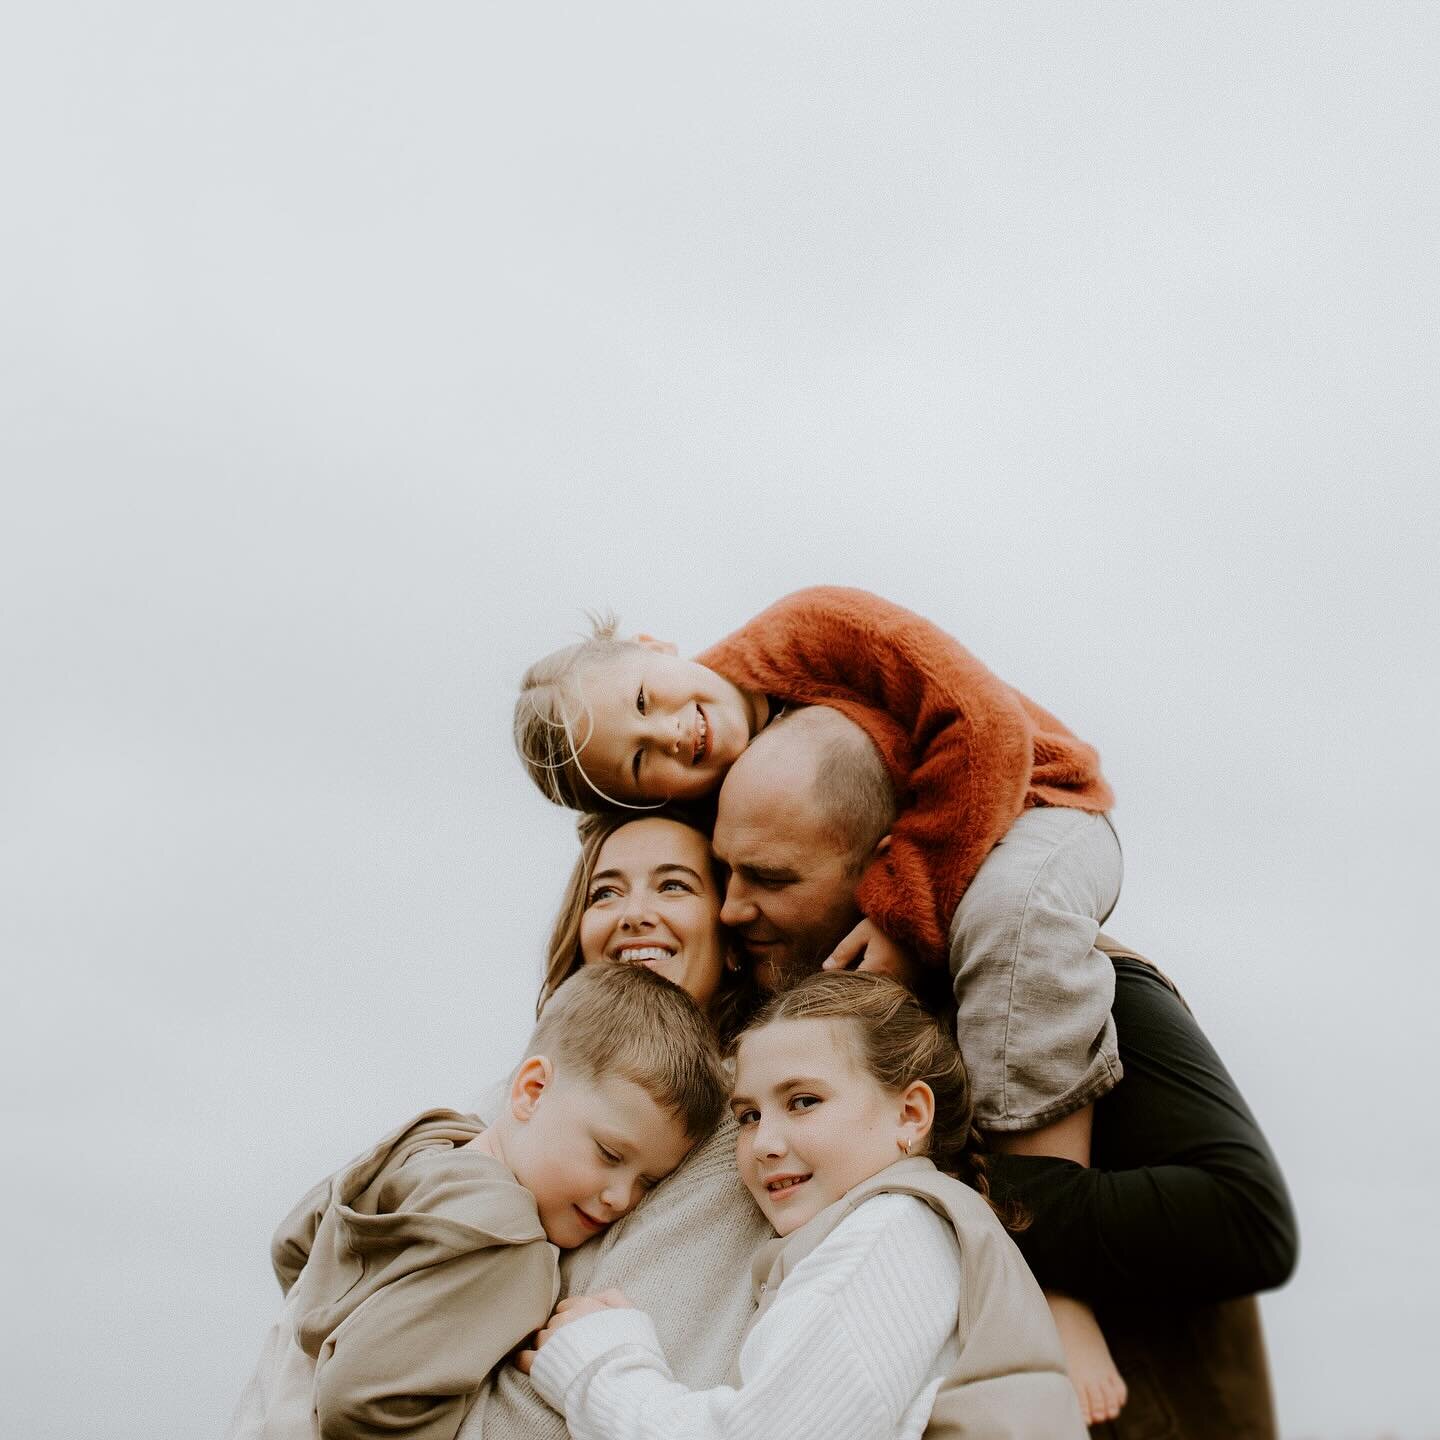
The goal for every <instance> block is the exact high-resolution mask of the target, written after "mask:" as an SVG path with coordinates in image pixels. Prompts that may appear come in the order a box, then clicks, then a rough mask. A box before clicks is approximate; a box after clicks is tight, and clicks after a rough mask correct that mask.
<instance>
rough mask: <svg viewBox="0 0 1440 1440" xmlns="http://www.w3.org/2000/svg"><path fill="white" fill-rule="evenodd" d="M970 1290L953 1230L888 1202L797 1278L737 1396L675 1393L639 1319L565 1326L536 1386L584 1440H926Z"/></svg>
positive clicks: (724, 1391)
mask: <svg viewBox="0 0 1440 1440" xmlns="http://www.w3.org/2000/svg"><path fill="white" fill-rule="evenodd" d="M960 1290H961V1265H960V1249H959V1245H958V1243H957V1241H956V1237H955V1232H954V1230H953V1229H952V1228H951V1226H950V1225H949V1224H948V1222H946V1221H945V1220H943V1219H942V1218H941V1217H940V1216H939V1215H937V1214H935V1212H934V1211H932V1210H931V1209H929V1208H928V1207H927V1206H926V1205H925V1204H924V1203H923V1202H922V1201H919V1200H916V1199H914V1198H912V1197H911V1196H908V1195H879V1196H876V1197H875V1198H874V1199H872V1200H869V1201H867V1202H866V1203H865V1204H863V1205H861V1206H860V1207H859V1208H858V1209H856V1210H855V1211H854V1212H853V1213H852V1214H850V1215H849V1216H847V1217H846V1218H845V1219H844V1220H843V1221H842V1222H841V1223H840V1224H839V1225H838V1226H837V1227H836V1228H835V1229H834V1231H832V1232H831V1234H830V1235H829V1236H827V1237H826V1239H825V1240H824V1241H822V1242H821V1244H820V1245H819V1246H817V1247H816V1249H815V1250H814V1251H812V1252H811V1254H809V1255H808V1256H806V1258H805V1259H804V1260H802V1261H801V1262H800V1264H799V1265H798V1266H797V1267H796V1268H795V1270H794V1271H793V1272H792V1273H791V1274H790V1275H789V1276H787V1277H786V1279H785V1282H784V1284H783V1285H782V1286H781V1289H780V1292H779V1294H778V1295H777V1297H776V1299H775V1301H774V1303H773V1304H772V1305H771V1306H770V1308H769V1309H768V1310H767V1311H766V1313H765V1314H764V1316H763V1317H762V1318H761V1319H760V1321H759V1322H758V1323H757V1324H756V1326H755V1328H754V1329H753V1330H752V1331H751V1332H750V1334H749V1336H748V1337H747V1338H746V1340H745V1344H744V1346H743V1347H742V1349H741V1351H740V1379H741V1383H740V1386H739V1387H738V1388H733V1387H731V1386H717V1387H715V1388H712V1389H708V1390H691V1389H689V1388H687V1387H686V1386H684V1385H681V1384H678V1383H677V1382H676V1381H675V1380H674V1379H673V1378H672V1375H671V1372H670V1369H669V1367H668V1366H667V1364H666V1361H665V1355H664V1351H663V1349H662V1347H661V1345H660V1342H659V1340H658V1338H657V1337H656V1334H655V1327H654V1326H653V1325H652V1323H651V1321H650V1318H649V1316H647V1315H646V1314H645V1313H644V1312H643V1311H641V1310H609V1311H606V1312H605V1313H604V1314H601V1315H593V1316H587V1317H586V1318H585V1319H583V1320H578V1321H575V1322H573V1323H572V1324H569V1325H565V1326H563V1327H561V1328H560V1329H559V1330H557V1331H556V1332H555V1335H554V1337H553V1338H552V1339H551V1340H550V1341H548V1342H547V1344H546V1345H545V1346H544V1348H543V1349H542V1350H541V1351H540V1353H539V1356H538V1357H537V1359H536V1363H535V1367H534V1370H533V1372H532V1376H533V1379H534V1381H535V1385H536V1388H537V1389H538V1390H539V1391H540V1393H541V1394H542V1395H543V1396H545V1398H546V1399H547V1400H549V1401H550V1402H551V1403H552V1404H553V1405H555V1406H557V1407H559V1408H563V1409H564V1411H565V1415H566V1419H567V1420H568V1422H569V1425H570V1433H571V1435H572V1436H573V1437H574V1440H722V1437H723V1440H771V1437H774V1436H778V1435H783V1436H785V1437H787V1440H808V1437H814V1440H871V1437H874V1436H879V1435H884V1436H887V1437H888V1436H894V1437H896V1440H917V1437H919V1436H920V1435H921V1434H922V1433H923V1432H924V1429H925V1425H926V1422H927V1421H928V1419H929V1415H930V1407H931V1403H932V1402H933V1400H934V1397H935V1392H936V1390H937V1389H938V1388H939V1385H940V1377H941V1375H942V1373H943V1369H944V1362H945V1359H946V1350H947V1346H948V1345H949V1344H951V1343H953V1337H954V1335H955V1331H956V1325H957V1306H958V1303H959V1295H960Z"/></svg>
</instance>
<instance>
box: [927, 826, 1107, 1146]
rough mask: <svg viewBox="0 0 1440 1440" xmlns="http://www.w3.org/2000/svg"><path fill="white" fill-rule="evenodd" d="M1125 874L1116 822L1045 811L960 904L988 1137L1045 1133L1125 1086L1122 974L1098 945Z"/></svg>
mask: <svg viewBox="0 0 1440 1440" xmlns="http://www.w3.org/2000/svg"><path fill="white" fill-rule="evenodd" d="M1120 875H1121V861H1120V846H1119V843H1118V842H1117V840H1116V839H1115V832H1114V831H1113V830H1112V829H1111V827H1110V822H1109V821H1108V819H1107V818H1106V817H1105V816H1103V815H1092V814H1090V813H1088V812H1086V811H1083V810H1065V809H1060V808H1058V807H1055V808H1052V807H1046V806H1039V807H1036V808H1034V809H1031V810H1027V811H1025V812H1024V814H1022V815H1021V816H1020V818H1019V819H1018V820H1016V822H1015V823H1014V825H1012V826H1011V827H1010V830H1009V832H1008V833H1007V834H1006V836H1005V838H1004V839H1003V840H1002V841H1001V842H1000V843H999V844H998V845H997V846H996V847H995V848H994V850H992V851H991V852H990V854H989V856H988V857H987V858H986V861H985V863H984V864H983V865H982V866H981V867H980V870H979V872H978V873H977V874H976V876H975V879H974V880H973V881H972V882H971V884H970V888H969V889H968V890H967V891H966V892H965V895H964V897H963V898H962V899H961V901H960V905H959V908H958V909H957V910H956V912H955V919H954V922H953V924H952V925H951V927H950V974H951V977H952V979H953V980H954V984H955V1000H956V1004H957V1006H958V1014H957V1018H956V1028H957V1035H958V1039H959V1042H960V1049H961V1052H962V1053H963V1054H964V1056H965V1063H966V1066H967V1067H968V1069H969V1071H970V1081H971V1087H972V1090H973V1093H974V1095H975V1106H976V1110H975V1120H976V1124H978V1125H979V1126H980V1128H981V1129H982V1130H987V1131H992V1132H995V1131H1005V1132H1014V1131H1036V1130H1040V1129H1041V1127H1043V1126H1048V1125H1050V1124H1051V1123H1052V1122H1054V1121H1056V1120H1059V1119H1062V1118H1063V1117H1065V1116H1067V1115H1070V1114H1072V1113H1073V1112H1075V1111H1077V1110H1079V1109H1081V1108H1082V1107H1083V1106H1085V1105H1088V1104H1089V1103H1090V1102H1091V1101H1093V1100H1096V1099H1098V1098H1099V1097H1100V1096H1101V1095H1103V1094H1105V1093H1106V1092H1107V1091H1108V1090H1110V1089H1111V1088H1112V1087H1113V1086H1114V1084H1115V1082H1116V1081H1117V1080H1118V1079H1119V1078H1120V1073H1121V1071H1120V1058H1119V1055H1118V1053H1117V1051H1116V1046H1115V1025H1114V1021H1113V1020H1112V1019H1111V1017H1110V1006H1111V1003H1112V1000H1113V998H1114V994H1115V971H1114V967H1113V966H1112V965H1111V963H1110V960H1109V958H1108V957H1107V956H1105V955H1103V954H1101V953H1100V951H1098V950H1097V949H1095V947H1094V941H1095V936H1096V935H1097V934H1098V933H1099V930H1100V924H1101V921H1102V920H1103V919H1104V918H1105V917H1106V916H1107V915H1108V914H1109V913H1110V910H1111V909H1112V908H1113V906H1114V904H1115V900H1116V897H1117V896H1118V895H1119V893H1120ZM1044 1153H1055V1152H1044ZM1071 1158H1077V1159H1078V1158H1080V1157H1078V1156H1072V1157H1071Z"/></svg>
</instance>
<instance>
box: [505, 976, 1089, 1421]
mask: <svg viewBox="0 0 1440 1440" xmlns="http://www.w3.org/2000/svg"><path fill="white" fill-rule="evenodd" d="M731 1105H732V1108H733V1110H734V1112H735V1117H736V1119H737V1121H738V1122H739V1125H740V1134H739V1140H738V1143H737V1155H736V1159H737V1163H738V1165H739V1170H740V1175H741V1178H742V1179H743V1180H744V1182H745V1185H746V1187H747V1188H748V1189H749V1191H750V1193H751V1194H752V1195H753V1196H754V1198H755V1201H756V1203H757V1204H758V1205H759V1206H760V1208H761V1209H762V1210H763V1211H764V1213H765V1215H766V1217H767V1218H768V1219H769V1220H770V1222H771V1224H772V1225H773V1226H774V1227H775V1230H776V1233H777V1236H778V1237H779V1238H778V1239H776V1240H775V1241H772V1242H771V1243H770V1244H769V1245H767V1246H766V1247H764V1248H763V1249H762V1250H761V1252H760V1254H759V1255H758V1256H757V1257H756V1260H755V1264H754V1267H753V1275H754V1281H755V1284H756V1299H757V1302H758V1308H757V1310H756V1314H755V1318H754V1320H753V1321H752V1324H751V1328H750V1329H749V1331H748V1332H747V1334H746V1338H745V1340H744V1342H743V1344H742V1346H741V1349H740V1355H739V1360H738V1365H737V1370H736V1373H735V1375H734V1377H733V1379H734V1383H733V1384H731V1385H726V1386H721V1387H717V1388H715V1389H712V1390H704V1391H691V1390H687V1389H686V1388H685V1387H684V1386H682V1385H679V1384H677V1383H676V1382H675V1381H674V1380H673V1379H672V1378H671V1376H670V1372H669V1370H668V1368H667V1366H666V1363H665V1357H664V1355H663V1353H662V1352H661V1350H660V1346H659V1343H658V1341H657V1340H656V1337H655V1331H654V1327H653V1325H652V1324H651V1322H650V1319H649V1317H648V1316H647V1315H645V1314H643V1313H642V1312H640V1311H639V1310H636V1309H634V1308H633V1307H631V1306H630V1304H629V1302H628V1301H627V1300H626V1299H625V1297H624V1296H623V1295H622V1294H620V1292H618V1291H609V1292H606V1293H605V1294H603V1295H600V1296H572V1297H571V1298H570V1299H568V1300H565V1301H563V1302H562V1303H561V1305H560V1307H559V1308H558V1309H557V1311H556V1313H555V1314H554V1315H553V1316H552V1317H551V1319H550V1321H549V1324H548V1325H547V1326H546V1328H545V1329H543V1330H541V1331H540V1333H539V1336H538V1337H537V1340H536V1349H535V1350H530V1351H525V1352H522V1354H521V1356H520V1358H519V1363H520V1367H521V1369H523V1370H528V1371H529V1373H530V1375H531V1378H532V1380H533V1381H534V1383H535V1386H536V1388H537V1389H538V1390H539V1392H540V1393H541V1395H543V1396H544V1398H545V1399H546V1400H547V1401H549V1403H550V1404H552V1405H553V1406H554V1407H555V1408H556V1409H557V1410H561V1411H563V1413H564V1415H565V1418H566V1422H567V1424H568V1426H569V1428H570V1433H571V1434H572V1435H573V1436H575V1437H576V1440H659V1437H672V1436H676V1435H685V1436H687V1437H697V1440H701V1437H711V1436H714V1437H721V1436H724V1437H737V1440H738V1437H746V1436H766V1437H768V1436H773V1435H776V1434H785V1435H787V1436H788V1437H790V1440H802V1437H806V1436H815V1437H821V1436H823V1437H826V1440H847V1437H852V1440H860V1437H868V1436H874V1435H887V1436H889V1435H893V1436H896V1437H899V1440H915V1437H918V1436H920V1435H922V1434H925V1435H929V1436H932V1437H939V1436H956V1437H958V1436H960V1435H970V1434H979V1433H983V1434H985V1435H987V1436H994V1437H996V1440H1068V1437H1075V1440H1079V1437H1083V1435H1084V1433H1085V1428H1084V1424H1083V1422H1082V1420H1081V1418H1080V1412H1079V1409H1078V1407H1077V1405H1076V1400H1075V1393H1074V1391H1073V1389H1072V1388H1071V1385H1070V1382H1069V1379H1068V1377H1067V1374H1066V1369H1065V1361H1064V1358H1063V1355H1062V1352H1061V1349H1060V1344H1059V1340H1058V1338H1057V1336H1056V1333H1055V1329H1054V1325H1053V1323H1052V1321H1051V1319H1050V1314H1049V1311H1048V1310H1047V1308H1046V1305H1045V1300H1044V1298H1043V1296H1042V1295H1041V1292H1040V1289H1039V1287H1038V1286H1037V1285H1036V1283H1035V1281H1034V1279H1033V1278H1032V1277H1031V1275H1030V1272H1029V1270H1028V1269H1026V1267H1025V1263H1024V1261H1023V1260H1022V1259H1021V1258H1020V1254H1019V1252H1018V1251H1017V1250H1016V1248H1015V1246H1014V1244H1013V1242H1012V1241H1011V1240H1010V1237H1009V1236H1008V1235H1007V1234H1006V1232H1005V1229H1004V1227H1003V1226H1002V1225H1001V1223H1000V1221H999V1219H998V1218H997V1217H996V1215H995V1213H994V1212H993V1211H992V1210H991V1208H990V1206H989V1204H988V1203H987V1201H986V1199H985V1198H983V1197H984V1193H985V1188H986V1187H985V1177H984V1170H983V1166H982V1163H981V1162H980V1161H979V1159H978V1157H977V1156H975V1155H974V1153H973V1152H972V1150H971V1148H970V1147H971V1144H972V1141H973V1139H974V1135H975V1132H974V1131H973V1129H972V1124H971V1115H972V1108H971V1103H970V1096H969V1090H968V1085H967V1081H966V1077H965V1068H964V1064H963V1062H962V1061H961V1059H960V1056H959V1053H958V1052H957V1051H956V1049H955V1046H954V1044H953V1042H952V1041H951V1040H950V1039H949V1037H948V1036H947V1035H946V1033H945V1031H944V1029H943V1028H942V1026H941V1025H940V1023H939V1022H938V1021H936V1020H935V1019H934V1018H932V1017H931V1016H929V1015H927V1014H926V1013H925V1011H924V1010H922V1009H921V1007H920V1006H919V1004H918V1003H917V1002H916V1001H915V999H914V998H913V997H912V996H911V995H910V994H909V992H908V991H906V990H905V989H904V988H903V987H902V986H900V985H898V984H896V983H895V982H894V981H891V980H888V979H885V978H883V977H880V976H872V975H866V974H851V973H833V974H820V975H814V976H811V977H810V978H808V979H807V980H804V981H802V982H801V983H800V984H799V985H797V986H796V987H795V988H794V989H792V990H789V991H787V992H786V993H784V994H782V995H781V996H779V997H777V998H776V999H775V1000H774V1001H772V1002H771V1003H770V1004H769V1005H768V1006H767V1007H766V1008H765V1009H764V1010H763V1011H762V1012H761V1013H760V1014H759V1015H758V1016H757V1017H756V1019H755V1021H754V1022H753V1023H752V1024H751V1025H750V1026H749V1027H748V1028H747V1029H746V1030H745V1031H744V1032H743V1033H742V1035H741V1037H740V1040H739V1042H738V1044H737V1047H736V1078H735V1090H734V1094H733V1096H732V1098H731ZM947 1172H950V1173H947ZM955 1176H963V1177H964V1178H965V1179H967V1180H968V1181H969V1182H970V1183H969V1184H965V1183H962V1182H961V1180H960V1179H957V1178H954V1177H955Z"/></svg>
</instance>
